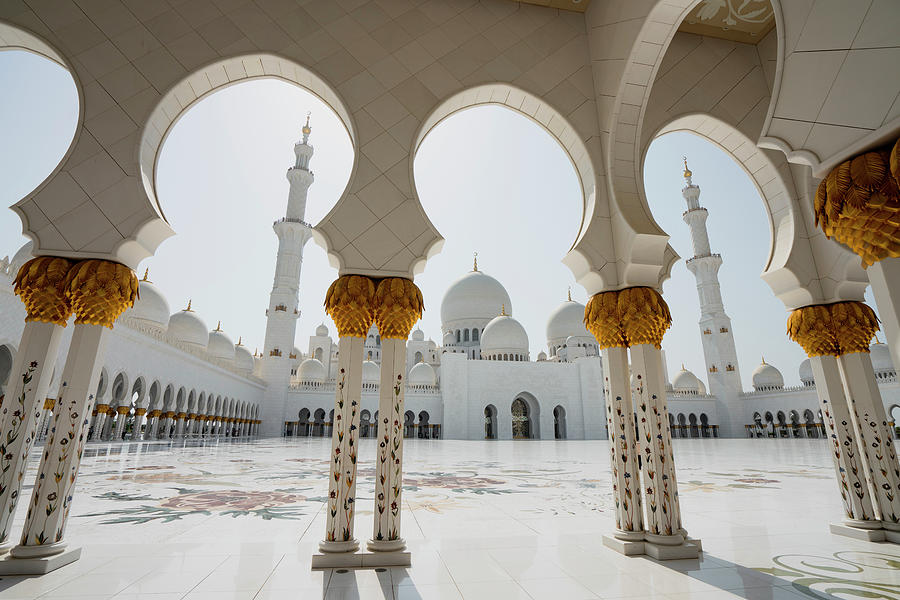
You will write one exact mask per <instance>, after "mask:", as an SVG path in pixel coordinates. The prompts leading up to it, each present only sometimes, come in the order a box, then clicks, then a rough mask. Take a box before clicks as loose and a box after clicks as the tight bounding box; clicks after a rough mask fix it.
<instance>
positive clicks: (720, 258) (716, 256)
mask: <svg viewBox="0 0 900 600" xmlns="http://www.w3.org/2000/svg"><path fill="white" fill-rule="evenodd" d="M704 258H717V259H718V260H719V262H722V255H721V254H718V253H711V254H704V255H703V256H695V257H693V258H689V259H687V260H686V261H685V262H686V263H687V264H691V263H692V262H694V261H700V260H703V259H704Z"/></svg>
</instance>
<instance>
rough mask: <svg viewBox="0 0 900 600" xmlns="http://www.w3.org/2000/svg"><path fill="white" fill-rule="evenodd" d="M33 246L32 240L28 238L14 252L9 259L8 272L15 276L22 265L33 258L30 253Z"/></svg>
mask: <svg viewBox="0 0 900 600" xmlns="http://www.w3.org/2000/svg"><path fill="white" fill-rule="evenodd" d="M33 248H34V242H32V241H31V240H28V241H27V242H25V243H24V244H22V247H21V248H19V249H18V250H17V251H16V253H15V254H14V255H13V257H12V259H10V261H9V274H10V275H12V276H13V277H15V276H16V275H18V274H19V269H21V268H22V265H24V264H25V263H27V262H28V261H29V260H31V259H32V258H34V254H32V253H31V250H32V249H33Z"/></svg>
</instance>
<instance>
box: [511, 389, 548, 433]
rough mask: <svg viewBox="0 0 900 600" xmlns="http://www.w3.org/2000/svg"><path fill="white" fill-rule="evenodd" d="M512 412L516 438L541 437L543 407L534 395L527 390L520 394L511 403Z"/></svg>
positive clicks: (513, 429)
mask: <svg viewBox="0 0 900 600" xmlns="http://www.w3.org/2000/svg"><path fill="white" fill-rule="evenodd" d="M510 413H511V415H512V438H513V439H514V440H526V439H534V440H537V439H540V438H541V408H540V404H539V403H538V401H537V399H536V398H535V397H534V396H532V395H531V394H529V393H527V392H522V393H520V394H518V395H517V396H516V399H515V400H513V401H512V404H511V405H510Z"/></svg>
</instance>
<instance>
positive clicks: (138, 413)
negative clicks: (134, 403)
mask: <svg viewBox="0 0 900 600" xmlns="http://www.w3.org/2000/svg"><path fill="white" fill-rule="evenodd" d="M146 420H147V409H146V408H136V409H134V427H133V428H132V429H131V437H130V438H129V439H132V440H140V439H141V429H142V428H143V427H144V421H146Z"/></svg>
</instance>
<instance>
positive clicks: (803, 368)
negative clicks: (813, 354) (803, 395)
mask: <svg viewBox="0 0 900 600" xmlns="http://www.w3.org/2000/svg"><path fill="white" fill-rule="evenodd" d="M800 381H801V382H802V383H803V385H810V384H812V383H814V382H815V378H814V377H813V372H812V365H811V364H810V363H809V359H808V358H807V359H806V360H804V361H803V362H802V363H800Z"/></svg>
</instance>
